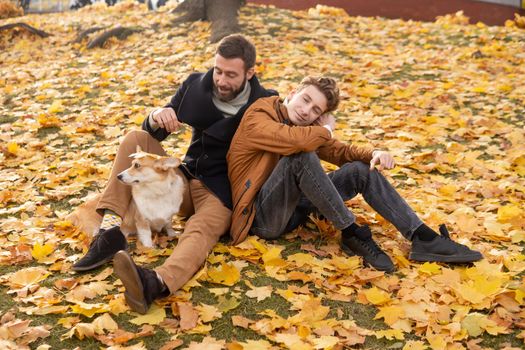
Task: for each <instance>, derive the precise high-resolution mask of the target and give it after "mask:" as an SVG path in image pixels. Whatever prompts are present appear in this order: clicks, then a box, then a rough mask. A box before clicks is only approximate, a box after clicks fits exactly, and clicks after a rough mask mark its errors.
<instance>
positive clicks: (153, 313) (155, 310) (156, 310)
mask: <svg viewBox="0 0 525 350" xmlns="http://www.w3.org/2000/svg"><path fill="white" fill-rule="evenodd" d="M165 318H166V310H164V308H163V307H161V306H158V305H157V304H155V303H153V304H151V307H150V308H149V310H148V313H147V314H145V315H141V316H138V317H135V318H133V319H131V320H129V322H131V323H133V324H136V325H141V324H145V323H147V324H151V325H157V324H159V323H161V322H162V321H164V319H165Z"/></svg>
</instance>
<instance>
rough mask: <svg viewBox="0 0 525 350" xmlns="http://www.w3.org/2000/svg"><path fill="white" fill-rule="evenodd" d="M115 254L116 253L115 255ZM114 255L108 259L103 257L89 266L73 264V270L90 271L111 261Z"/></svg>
mask: <svg viewBox="0 0 525 350" xmlns="http://www.w3.org/2000/svg"><path fill="white" fill-rule="evenodd" d="M113 256H114V255H113ZM113 256H110V257H109V258H106V259H103V260H100V261H98V262H96V263H94V264H91V265H89V266H78V267H76V266H74V265H73V266H72V267H71V270H73V271H75V272H85V271H90V270H94V269H96V268H97V267H100V266H102V265H104V264H105V263H107V262H109V261H111V259H113Z"/></svg>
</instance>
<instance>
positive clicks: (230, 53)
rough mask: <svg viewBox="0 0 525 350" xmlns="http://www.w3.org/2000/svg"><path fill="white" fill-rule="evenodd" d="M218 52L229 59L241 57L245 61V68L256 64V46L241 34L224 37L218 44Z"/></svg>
mask: <svg viewBox="0 0 525 350" xmlns="http://www.w3.org/2000/svg"><path fill="white" fill-rule="evenodd" d="M217 53H218V54H219V55H221V56H222V57H224V58H227V59H232V58H240V59H241V60H243V62H244V69H245V70H248V69H250V68H252V67H253V66H255V57H256V56H257V53H256V51H255V46H254V45H253V44H252V43H251V42H250V41H249V40H248V39H246V38H245V37H244V36H242V35H240V34H232V35H228V36H226V37H224V38H223V39H222V40H221V42H220V43H219V46H217Z"/></svg>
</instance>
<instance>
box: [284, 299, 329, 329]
mask: <svg viewBox="0 0 525 350" xmlns="http://www.w3.org/2000/svg"><path fill="white" fill-rule="evenodd" d="M329 312H330V308H329V307H328V306H323V305H322V304H321V299H319V298H310V299H308V300H307V301H305V302H304V304H303V305H302V308H301V311H300V312H299V313H298V314H296V315H294V316H292V317H290V318H289V319H288V320H289V321H290V322H292V323H294V324H297V323H301V322H307V323H313V322H316V321H320V320H322V319H324V318H325V317H326V316H327V315H328V313H329Z"/></svg>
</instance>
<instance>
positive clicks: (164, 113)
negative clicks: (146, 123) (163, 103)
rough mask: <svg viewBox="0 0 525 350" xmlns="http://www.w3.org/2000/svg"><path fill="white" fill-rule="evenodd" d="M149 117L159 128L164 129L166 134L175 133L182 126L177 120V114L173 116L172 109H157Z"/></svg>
mask: <svg viewBox="0 0 525 350" xmlns="http://www.w3.org/2000/svg"><path fill="white" fill-rule="evenodd" d="M151 117H152V118H153V121H154V122H155V123H157V124H158V126H159V127H161V128H163V129H166V131H168V132H174V131H177V130H179V128H180V127H181V125H182V123H181V122H179V120H178V119H177V114H175V111H174V110H173V108H159V109H157V110H155V111H154V112H153V115H152V116H151Z"/></svg>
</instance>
